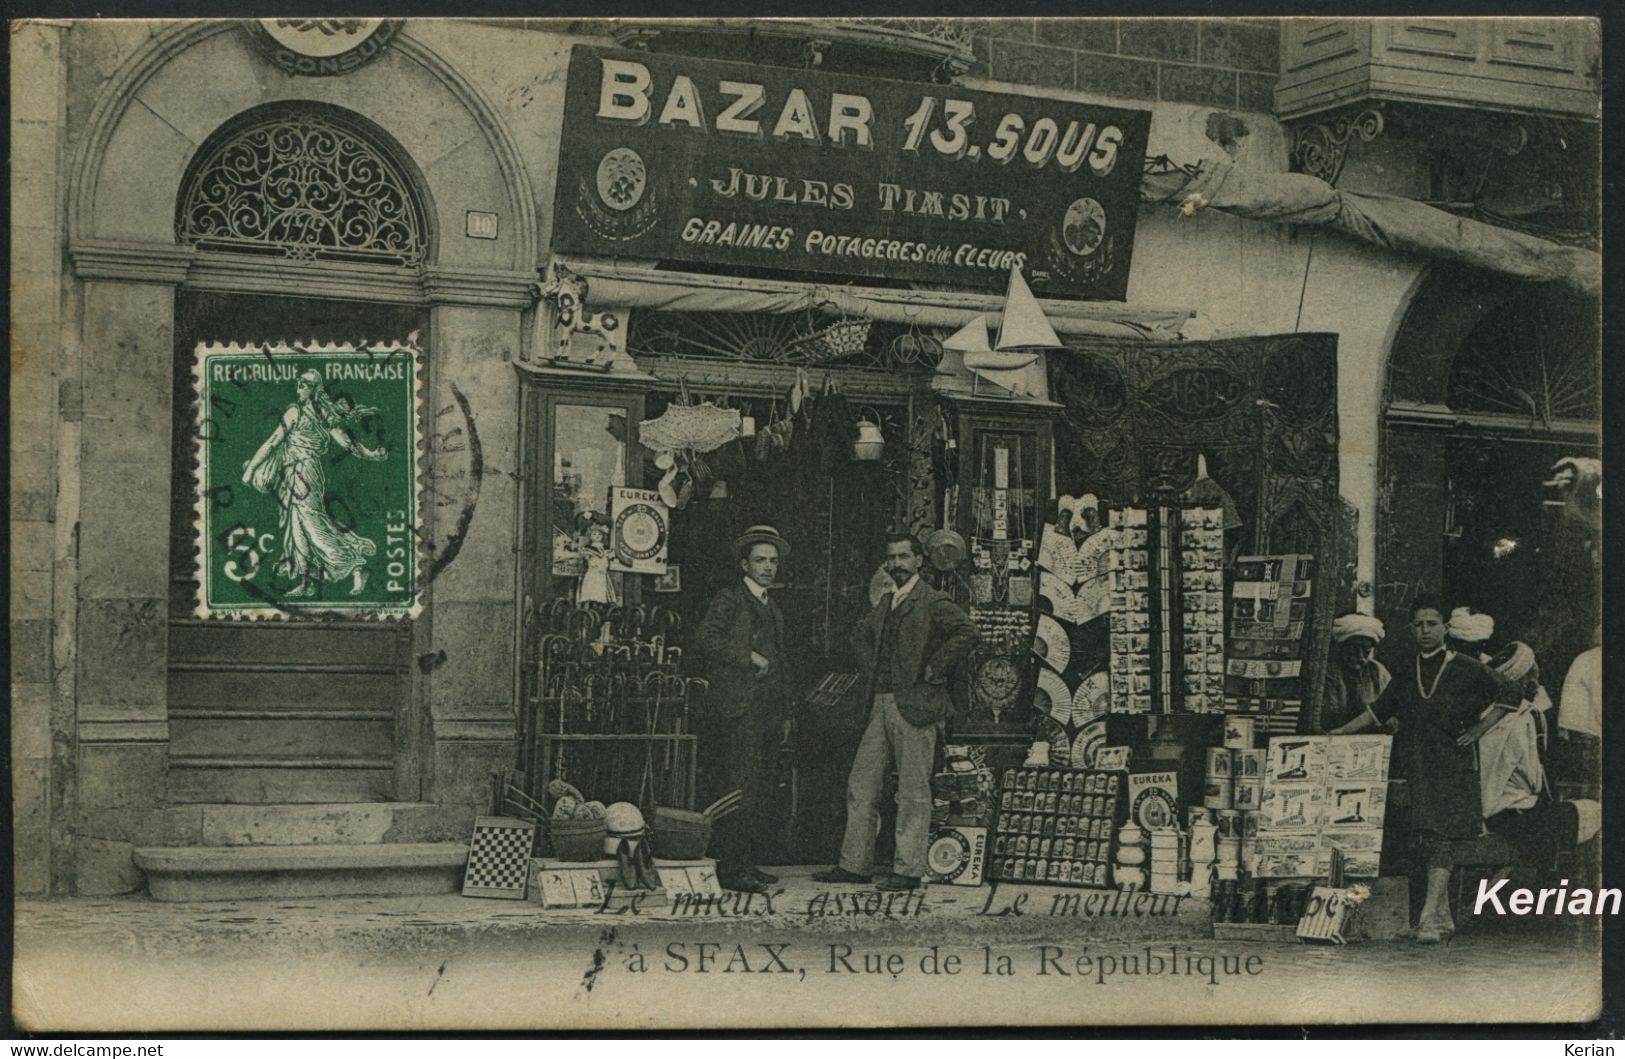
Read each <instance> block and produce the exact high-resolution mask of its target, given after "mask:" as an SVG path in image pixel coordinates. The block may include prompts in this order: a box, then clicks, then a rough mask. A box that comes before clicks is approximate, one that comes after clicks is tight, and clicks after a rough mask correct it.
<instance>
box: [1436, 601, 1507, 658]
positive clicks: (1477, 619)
mask: <svg viewBox="0 0 1625 1059" xmlns="http://www.w3.org/2000/svg"><path fill="white" fill-rule="evenodd" d="M1494 635H1495V619H1494V618H1492V617H1490V616H1489V615H1488V614H1481V613H1479V612H1478V611H1476V610H1474V609H1473V608H1471V607H1457V608H1456V609H1455V610H1452V611H1451V612H1450V620H1449V621H1448V622H1446V623H1445V627H1444V642H1445V646H1446V647H1448V648H1450V650H1452V651H1455V652H1456V653H1457V654H1464V655H1467V656H1468V657H1470V658H1476V659H1478V660H1479V661H1480V662H1483V663H1484V664H1486V665H1488V664H1489V661H1490V656H1489V644H1490V637H1492V636H1494Z"/></svg>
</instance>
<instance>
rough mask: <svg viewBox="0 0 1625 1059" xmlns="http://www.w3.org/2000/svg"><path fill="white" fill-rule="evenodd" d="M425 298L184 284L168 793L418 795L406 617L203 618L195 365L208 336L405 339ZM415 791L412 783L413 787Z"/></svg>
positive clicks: (263, 797)
mask: <svg viewBox="0 0 1625 1059" xmlns="http://www.w3.org/2000/svg"><path fill="white" fill-rule="evenodd" d="M423 317H424V314H423V312H422V310H421V309H419V308H418V307H416V306H404V305H377V304H368V303H356V302H343V301H336V300H334V301H329V300H323V299H307V298H273V297H249V296H242V295H221V294H207V293H196V292H182V294H181V295H180V297H179V298H178V300H177V305H176V328H175V334H176V341H175V406H174V435H173V447H172V452H173V454H174V466H173V475H172V488H171V518H170V583H171V592H170V610H169V613H170V622H169V722H170V728H169V730H170V761H169V765H170V768H169V792H168V793H169V798H170V800H171V801H174V802H240V803H283V802H358V801H382V800H389V799H393V798H397V797H399V798H407V799H410V798H413V797H415V796H416V793H417V792H416V790H415V789H403V786H405V785H403V784H401V783H400V782H398V780H399V777H400V775H401V771H402V769H401V766H402V762H401V755H402V752H403V749H404V748H405V746H406V745H407V743H408V742H409V738H410V734H411V733H412V731H413V730H414V725H413V718H414V716H415V712H414V710H413V709H412V696H413V683H412V679H411V669H410V659H411V644H412V624H411V622H409V621H392V622H372V621H343V620H332V619H321V620H314V619H305V620H301V619H298V618H292V619H288V620H276V621H253V622H249V621H221V620H210V621H202V620H199V619H197V618H196V617H195V616H194V613H193V606H194V603H195V601H196V598H197V582H196V572H195V565H194V563H195V548H196V542H195V539H194V528H193V527H194V518H195V515H194V504H195V503H196V497H195V484H194V475H193V471H192V468H193V462H192V461H193V460H194V459H195V445H196V438H195V435H196V429H195V427H194V425H193V424H194V422H195V421H194V418H193V416H194V414H195V412H194V408H193V404H192V401H193V397H192V393H193V385H192V363H193V356H194V349H195V347H196V345H197V343H199V342H210V343H215V342H238V343H248V342H270V341H276V340H291V341H299V342H305V341H311V340H314V341H319V342H359V341H361V340H363V339H365V340H370V341H372V342H375V343H376V342H381V341H388V340H402V341H404V340H405V339H406V337H407V336H408V335H409V334H410V333H411V332H412V331H415V330H420V329H421V328H422V327H423ZM413 786H414V787H415V785H413Z"/></svg>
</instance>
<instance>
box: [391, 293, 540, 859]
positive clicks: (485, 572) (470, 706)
mask: <svg viewBox="0 0 1625 1059" xmlns="http://www.w3.org/2000/svg"><path fill="white" fill-rule="evenodd" d="M530 281H531V277H529V276H528V275H521V276H514V275H511V274H507V273H495V274H491V275H489V276H487V275H483V274H482V275H480V276H473V275H471V274H464V273H456V274H451V273H449V272H447V271H444V270H437V271H435V272H434V273H433V274H432V275H431V278H430V280H429V283H428V286H429V290H430V302H431V309H430V322H429V338H428V341H427V344H426V345H425V352H426V354H427V356H428V361H429V395H428V401H427V421H428V431H429V433H430V436H429V438H428V446H427V448H428V458H427V470H428V475H429V486H430V487H429V489H428V491H427V501H426V505H425V508H426V510H425V514H426V518H427V521H428V523H429V525H428V527H427V528H428V533H429V539H430V540H431V541H432V542H433V546H434V550H435V554H434V555H433V556H432V558H431V560H430V563H431V565H430V569H431V570H434V571H435V573H434V581H433V583H432V584H431V585H430V586H429V592H428V603H429V606H428V608H427V612H426V616H425V621H424V622H423V623H422V624H423V625H424V626H426V627H427V633H426V637H425V634H420V639H419V648H418V649H419V651H420V652H422V653H421V654H420V663H421V664H420V667H419V668H420V669H421V670H423V671H425V672H427V673H428V676H427V677H425V678H423V679H424V680H425V682H426V684H427V687H426V689H425V691H426V696H427V700H428V704H429V712H430V716H431V719H432V726H433V746H432V748H430V749H432V758H431V762H432V765H431V771H430V774H429V779H430V790H431V791H432V796H433V800H434V802H435V803H436V804H437V806H439V807H440V811H441V814H442V817H443V819H444V820H445V821H447V822H448V823H449V824H450V825H451V826H453V828H454V829H459V828H461V827H462V826H463V825H464V823H465V820H464V818H465V817H471V816H472V815H473V813H474V812H475V811H478V810H480V809H481V808H482V807H483V806H484V804H485V803H486V801H487V800H488V798H489V792H490V777H491V773H492V772H495V771H501V770H506V769H509V768H511V767H512V766H513V764H514V760H515V759H514V736H515V733H516V723H515V722H516V714H515V701H514V700H515V690H514V689H515V686H516V675H517V668H516V667H517V665H518V658H517V644H516V629H515V615H516V612H517V606H516V601H515V592H516V559H517V556H516V548H517V544H516V537H515V533H516V527H517V518H516V515H517V507H516V502H517V496H518V471H519V458H520V457H519V397H518V380H517V378H516V376H515V373H514V367H513V365H514V362H515V361H516V360H517V359H518V358H519V356H520V353H521V341H522V338H521V334H522V332H521V326H522V313H523V309H524V308H526V307H528V305H529V304H530V292H529V287H530ZM453 553H454V554H453ZM425 638H426V639H427V643H426V644H425V643H424V639H425ZM453 818H455V819H453Z"/></svg>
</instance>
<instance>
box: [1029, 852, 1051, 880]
mask: <svg viewBox="0 0 1625 1059" xmlns="http://www.w3.org/2000/svg"><path fill="white" fill-rule="evenodd" d="M1030 877H1031V878H1033V879H1047V878H1049V861H1047V860H1045V859H1044V858H1042V857H1040V858H1038V859H1037V860H1036V861H1034V862H1033V873H1032V875H1031V876H1030Z"/></svg>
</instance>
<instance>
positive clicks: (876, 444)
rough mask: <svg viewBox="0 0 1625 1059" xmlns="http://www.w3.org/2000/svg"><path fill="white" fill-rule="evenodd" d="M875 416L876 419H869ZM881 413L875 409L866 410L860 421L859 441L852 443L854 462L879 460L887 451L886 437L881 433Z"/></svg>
mask: <svg viewBox="0 0 1625 1059" xmlns="http://www.w3.org/2000/svg"><path fill="white" fill-rule="evenodd" d="M871 415H873V416H874V419H873V420H871V419H870V418H869V417H870V416H871ZM879 419H880V413H879V412H876V411H875V410H874V409H873V408H867V409H864V411H863V414H862V416H861V417H859V419H858V440H856V441H854V442H853V443H852V458H853V459H854V460H878V459H880V454H881V453H882V452H884V451H885V449H886V435H885V434H883V433H881V432H880V424H879V422H877V420H879Z"/></svg>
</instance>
